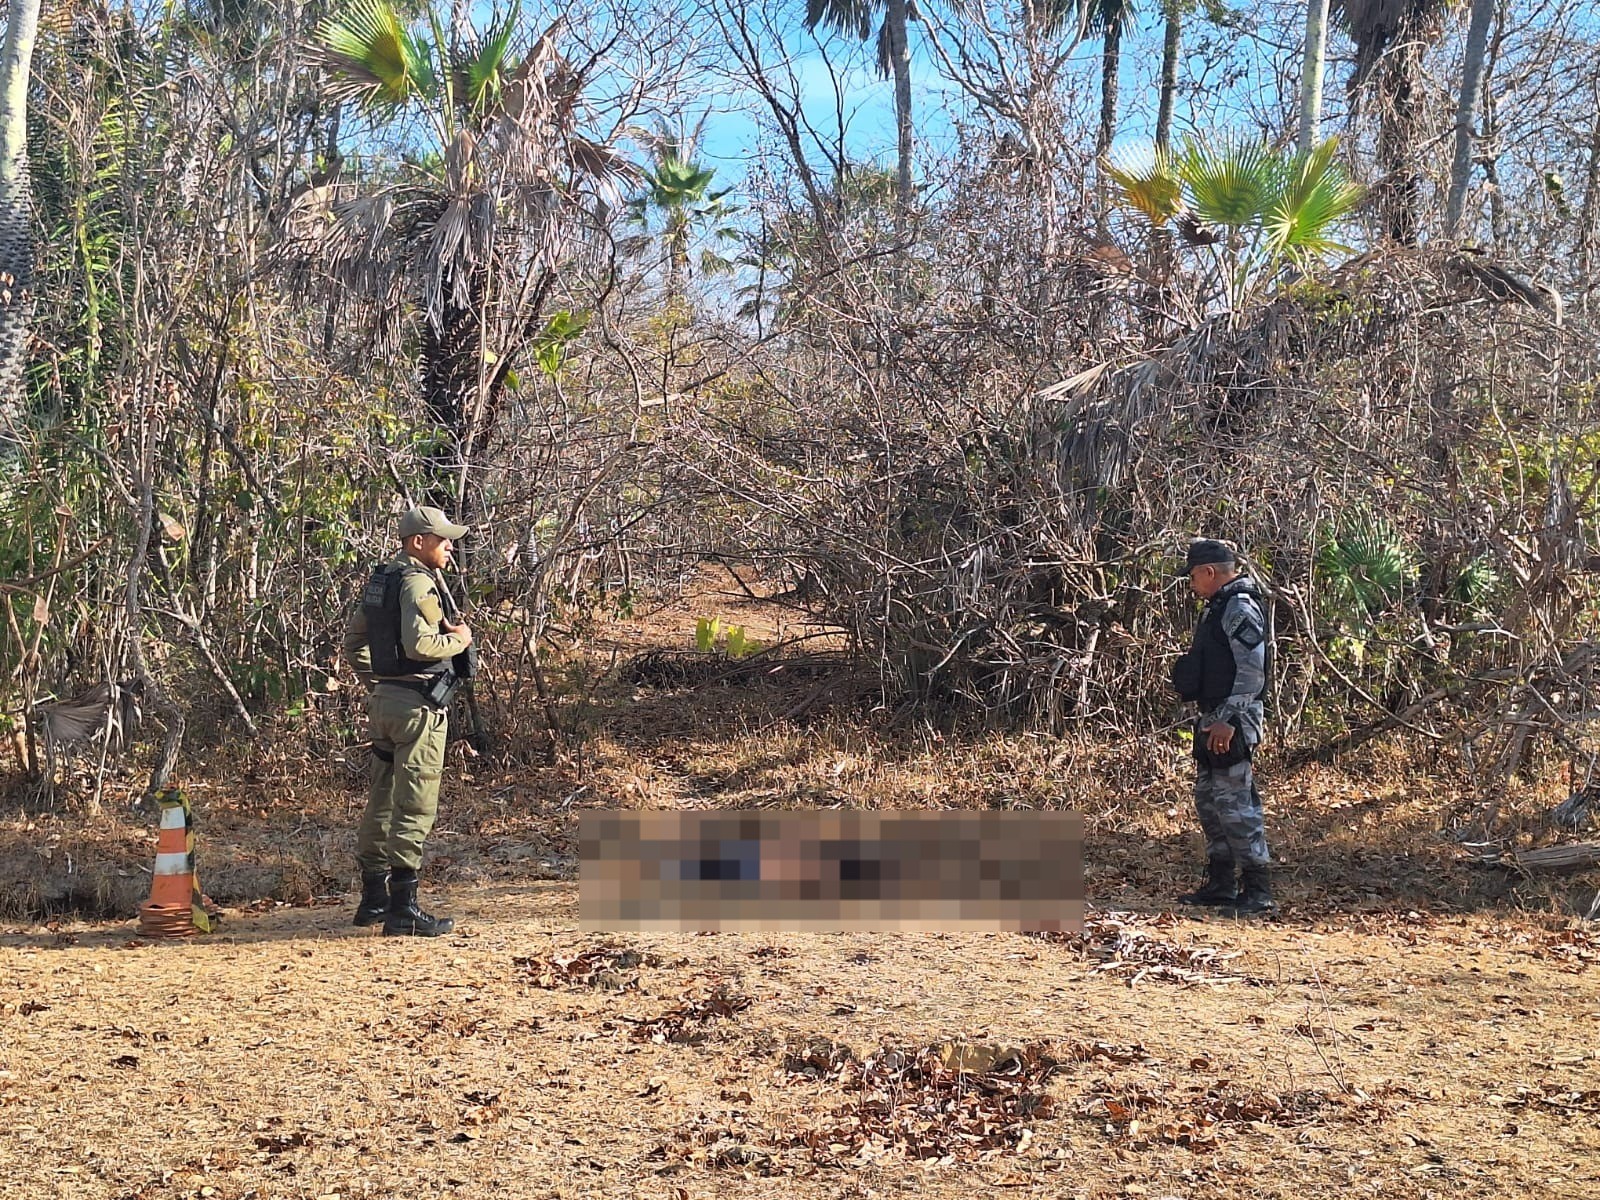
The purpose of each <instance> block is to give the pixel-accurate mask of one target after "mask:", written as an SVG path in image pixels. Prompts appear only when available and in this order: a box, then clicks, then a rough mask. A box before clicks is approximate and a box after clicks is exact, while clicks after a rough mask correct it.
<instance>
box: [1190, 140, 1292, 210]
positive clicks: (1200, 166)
mask: <svg viewBox="0 0 1600 1200" xmlns="http://www.w3.org/2000/svg"><path fill="white" fill-rule="evenodd" d="M1179 171H1180V173H1181V174H1182V176H1183V180H1184V183H1185V184H1186V185H1187V191H1188V193H1189V201H1190V207H1191V208H1192V209H1193V210H1194V214H1195V216H1196V217H1198V218H1199V219H1200V220H1201V222H1202V223H1204V224H1206V225H1227V226H1230V227H1232V228H1234V229H1239V228H1242V227H1243V226H1246V225H1250V224H1252V223H1253V222H1255V221H1258V220H1260V218H1261V215H1262V213H1264V212H1265V211H1266V209H1267V207H1268V205H1269V204H1271V202H1272V201H1273V199H1274V198H1275V197H1276V196H1278V195H1279V194H1280V192H1281V191H1282V182H1281V173H1282V166H1281V163H1280V160H1279V158H1278V156H1277V155H1275V154H1273V153H1272V151H1271V150H1270V149H1269V148H1268V146H1267V145H1266V143H1265V142H1248V141H1239V140H1235V139H1232V138H1225V139H1223V140H1222V141H1221V142H1220V143H1219V144H1218V145H1216V146H1212V145H1210V144H1208V143H1206V142H1203V141H1199V140H1197V139H1195V138H1185V139H1184V149H1183V155H1182V159H1181V162H1180V165H1179Z"/></svg>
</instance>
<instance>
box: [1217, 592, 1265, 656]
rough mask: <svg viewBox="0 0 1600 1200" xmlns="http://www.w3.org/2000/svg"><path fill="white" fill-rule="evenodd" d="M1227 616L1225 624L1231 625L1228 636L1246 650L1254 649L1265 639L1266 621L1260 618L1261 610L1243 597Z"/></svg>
mask: <svg viewBox="0 0 1600 1200" xmlns="http://www.w3.org/2000/svg"><path fill="white" fill-rule="evenodd" d="M1227 616H1228V617H1229V618H1230V620H1228V621H1226V622H1225V625H1231V626H1232V628H1231V629H1229V630H1228V636H1229V637H1231V638H1232V639H1233V640H1234V641H1236V642H1238V643H1239V644H1240V645H1241V646H1243V647H1244V648H1245V649H1246V650H1254V649H1255V648H1256V647H1257V646H1259V645H1261V643H1262V642H1263V641H1264V640H1265V639H1266V629H1265V626H1266V622H1265V621H1264V620H1263V619H1262V616H1261V610H1260V609H1259V608H1257V607H1256V606H1255V605H1254V604H1253V603H1247V602H1246V601H1245V600H1244V598H1243V597H1241V598H1240V601H1239V603H1238V604H1236V605H1234V606H1233V610H1232V611H1231V612H1229V613H1228V614H1227Z"/></svg>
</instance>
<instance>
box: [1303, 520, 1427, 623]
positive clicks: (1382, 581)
mask: <svg viewBox="0 0 1600 1200" xmlns="http://www.w3.org/2000/svg"><path fill="white" fill-rule="evenodd" d="M1316 570H1317V575H1318V577H1319V578H1320V580H1321V583H1322V585H1323V586H1324V588H1325V589H1326V590H1327V594H1328V595H1329V596H1330V597H1331V598H1333V600H1334V601H1335V603H1336V604H1337V605H1338V606H1339V607H1340V608H1342V609H1344V610H1346V611H1347V612H1349V613H1350V614H1351V615H1360V616H1363V617H1364V616H1370V615H1372V614H1374V613H1377V612H1381V611H1382V610H1383V609H1385V608H1388V607H1389V606H1390V605H1392V604H1394V603H1396V602H1397V601H1398V600H1400V599H1401V597H1402V596H1404V594H1405V592H1406V589H1407V588H1408V587H1409V586H1410V585H1411V583H1412V581H1413V580H1414V579H1415V577H1416V572H1417V564H1416V560H1415V558H1414V557H1413V556H1412V553H1411V548H1410V546H1408V545H1407V544H1406V541H1405V539H1404V538H1403V537H1401V535H1400V533H1399V531H1398V530H1396V529H1395V527H1394V526H1393V525H1392V524H1391V523H1390V521H1389V520H1388V518H1387V517H1385V516H1383V515H1382V514H1381V513H1377V512H1370V511H1357V512H1354V513H1350V514H1348V515H1346V516H1345V517H1343V518H1342V519H1341V520H1340V521H1339V522H1338V523H1337V524H1335V525H1334V526H1333V527H1331V528H1329V529H1328V530H1326V531H1325V540H1324V541H1323V544H1322V547H1321V549H1320V550H1319V551H1318V553H1317V564H1316Z"/></svg>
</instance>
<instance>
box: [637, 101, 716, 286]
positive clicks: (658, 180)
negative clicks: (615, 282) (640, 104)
mask: <svg viewBox="0 0 1600 1200" xmlns="http://www.w3.org/2000/svg"><path fill="white" fill-rule="evenodd" d="M699 132H700V131H699V129H696V130H695V132H694V133H693V134H689V135H686V134H683V133H673V132H669V131H668V130H666V129H665V128H662V129H661V130H660V131H659V133H658V134H657V136H656V137H655V138H654V139H652V142H653V144H652V146H651V150H650V158H651V162H650V165H649V166H648V167H646V168H645V169H644V172H643V185H644V186H643V190H642V191H641V193H640V194H639V195H637V196H635V197H634V198H633V199H632V200H631V201H629V204H628V208H629V214H630V216H631V217H632V219H633V220H634V221H635V222H636V223H637V224H640V225H643V226H646V227H647V228H648V227H649V226H650V225H652V224H653V223H655V221H656V220H659V223H660V230H659V237H660V239H661V245H662V257H663V259H664V261H665V265H666V268H667V299H668V301H669V302H670V301H672V300H674V299H676V298H677V297H678V296H680V295H682V294H683V289H684V285H685V283H686V282H687V281H688V277H689V274H690V271H691V263H690V254H689V249H690V246H691V244H692V242H693V241H694V237H695V235H696V233H697V232H699V231H700V230H701V229H704V230H705V231H706V232H707V233H708V234H709V236H710V237H711V238H712V239H713V240H715V241H722V242H726V241H731V240H733V239H734V238H735V237H737V236H738V233H737V231H736V230H735V229H733V228H732V227H731V226H729V225H728V224H726V221H727V219H728V217H729V216H730V215H731V214H732V212H733V209H732V207H731V206H730V205H728V204H727V203H726V202H725V201H724V197H726V196H727V195H728V193H729V192H730V191H732V190H733V189H732V188H723V189H721V190H720V191H712V190H711V184H712V181H713V180H715V178H716V174H717V173H716V169H715V168H713V167H708V166H706V165H705V164H704V163H701V162H699V161H698V160H697V159H696V157H695V143H696V142H697V141H698V140H699ZM729 265H730V264H729V263H728V260H726V259H725V258H723V257H722V256H721V255H719V254H717V252H716V251H715V250H714V249H711V248H707V249H705V250H703V251H702V252H701V255H700V268H701V270H702V271H703V272H707V273H710V272H716V271H722V270H725V269H727V267H728V266H729Z"/></svg>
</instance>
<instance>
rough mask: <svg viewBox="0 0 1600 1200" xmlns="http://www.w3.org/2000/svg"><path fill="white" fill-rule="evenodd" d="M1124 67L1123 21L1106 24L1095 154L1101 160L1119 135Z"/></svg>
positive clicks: (1101, 60) (1101, 57)
mask: <svg viewBox="0 0 1600 1200" xmlns="http://www.w3.org/2000/svg"><path fill="white" fill-rule="evenodd" d="M1121 65H1122V21H1121V20H1120V19H1116V20H1112V21H1109V22H1107V24H1106V44H1105V49H1104V51H1103V52H1102V53H1101V56H1100V134H1099V136H1098V137H1097V138H1096V139H1095V143H1094V153H1095V157H1096V158H1099V157H1101V156H1102V155H1104V154H1105V153H1106V152H1107V151H1108V150H1110V149H1111V140H1112V139H1113V138H1114V137H1116V135H1117V71H1118V69H1119V68H1120V67H1121Z"/></svg>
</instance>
